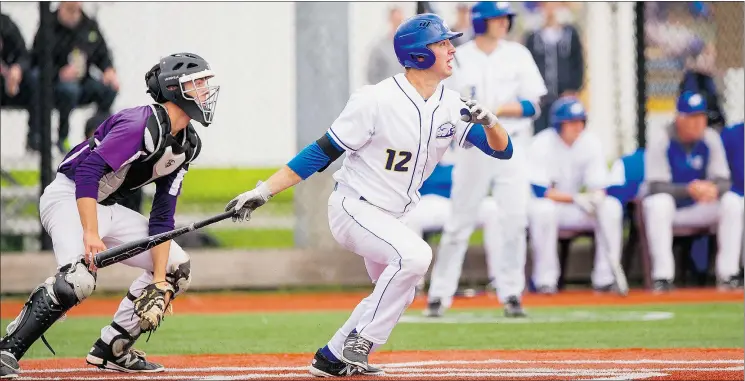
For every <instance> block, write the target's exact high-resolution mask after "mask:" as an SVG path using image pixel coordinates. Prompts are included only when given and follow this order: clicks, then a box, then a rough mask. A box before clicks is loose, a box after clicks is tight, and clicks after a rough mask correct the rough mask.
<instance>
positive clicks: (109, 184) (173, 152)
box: [90, 104, 202, 205]
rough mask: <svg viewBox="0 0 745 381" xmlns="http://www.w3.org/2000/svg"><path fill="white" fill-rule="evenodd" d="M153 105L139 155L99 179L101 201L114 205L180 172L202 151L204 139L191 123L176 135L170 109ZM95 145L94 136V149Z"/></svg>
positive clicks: (103, 203) (99, 198) (92, 144)
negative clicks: (172, 130)
mask: <svg viewBox="0 0 745 381" xmlns="http://www.w3.org/2000/svg"><path fill="white" fill-rule="evenodd" d="M150 108H151V109H152V110H153V114H152V115H151V116H150V118H148V120H147V126H146V127H145V133H144V136H143V141H142V146H141V149H140V152H139V155H135V156H133V158H132V159H130V161H129V162H127V163H125V164H124V165H122V166H121V168H119V170H117V171H116V172H113V171H112V172H108V173H106V174H105V175H104V176H103V178H101V181H99V183H98V202H99V203H100V204H102V205H113V204H115V203H117V202H119V201H121V200H123V199H125V198H126V197H128V196H130V195H131V194H133V193H134V192H135V191H136V190H137V189H139V188H141V187H143V186H145V185H147V184H149V183H151V182H153V181H155V180H157V179H158V178H161V177H165V176H168V175H170V174H172V173H174V172H176V171H177V170H179V169H180V168H182V167H183V166H184V165H186V164H189V163H191V162H192V161H194V159H196V158H197V156H198V155H199V151H200V150H201V147H202V142H201V140H200V139H199V135H197V131H196V130H195V129H194V127H193V126H192V125H191V123H189V124H188V125H187V127H186V128H185V129H184V130H182V131H181V132H180V133H179V134H178V135H177V136H176V137H174V136H173V135H171V123H170V119H169V118H168V113H167V112H166V109H165V108H164V107H163V106H161V105H159V104H152V105H150ZM95 146H96V142H95V140H94V139H93V138H91V140H90V147H91V149H93V148H95Z"/></svg>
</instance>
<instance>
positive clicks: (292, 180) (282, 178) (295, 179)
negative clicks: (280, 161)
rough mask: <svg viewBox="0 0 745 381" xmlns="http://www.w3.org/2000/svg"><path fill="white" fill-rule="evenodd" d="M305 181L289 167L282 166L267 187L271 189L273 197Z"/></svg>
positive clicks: (270, 179)
mask: <svg viewBox="0 0 745 381" xmlns="http://www.w3.org/2000/svg"><path fill="white" fill-rule="evenodd" d="M302 180H303V179H302V178H301V177H300V175H298V174H297V173H295V172H294V171H293V170H292V169H290V167H288V166H287V165H285V166H282V168H280V169H279V171H277V172H275V173H274V174H273V175H272V176H271V177H269V179H268V180H266V183H265V184H266V186H267V187H268V188H269V191H270V192H271V194H272V196H274V195H275V194H277V193H279V192H282V191H283V190H285V189H287V188H290V187H292V186H295V185H297V184H298V183H299V182H300V181H302Z"/></svg>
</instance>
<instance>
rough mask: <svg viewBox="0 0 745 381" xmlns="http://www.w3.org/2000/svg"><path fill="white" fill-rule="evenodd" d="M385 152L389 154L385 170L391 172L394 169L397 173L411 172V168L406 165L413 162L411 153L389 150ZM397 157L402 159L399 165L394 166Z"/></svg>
mask: <svg viewBox="0 0 745 381" xmlns="http://www.w3.org/2000/svg"><path fill="white" fill-rule="evenodd" d="M385 152H386V153H387V154H388V160H386V162H385V169H387V170H389V171H390V170H391V169H393V170H394V171H396V172H407V171H408V170H409V167H407V166H406V164H407V163H408V162H409V160H411V152H407V151H396V150H392V149H387V150H385ZM396 156H399V157H401V159H399V160H398V163H396V165H395V166H394V165H393V161H394V160H395V158H396Z"/></svg>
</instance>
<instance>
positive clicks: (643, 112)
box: [634, 1, 647, 148]
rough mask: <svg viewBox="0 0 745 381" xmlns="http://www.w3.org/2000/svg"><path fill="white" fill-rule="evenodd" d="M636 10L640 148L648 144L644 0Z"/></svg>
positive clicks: (638, 137)
mask: <svg viewBox="0 0 745 381" xmlns="http://www.w3.org/2000/svg"><path fill="white" fill-rule="evenodd" d="M634 11H635V12H636V28H635V29H636V125H637V135H636V141H637V146H638V147H639V148H644V147H646V145H647V76H646V72H647V70H646V63H647V59H646V57H645V55H644V48H645V46H646V44H645V42H644V2H642V1H637V2H636V4H635V7H634Z"/></svg>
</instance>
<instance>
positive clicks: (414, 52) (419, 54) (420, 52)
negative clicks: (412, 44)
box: [408, 48, 435, 70]
mask: <svg viewBox="0 0 745 381" xmlns="http://www.w3.org/2000/svg"><path fill="white" fill-rule="evenodd" d="M408 53H409V57H410V58H411V61H412V63H413V67H414V68H416V69H420V70H424V69H429V68H430V67H432V65H434V64H435V54H434V53H433V52H432V51H431V50H430V49H429V48H413V49H411V50H409V52H408ZM419 58H423V60H422V61H420V60H419Z"/></svg>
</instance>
